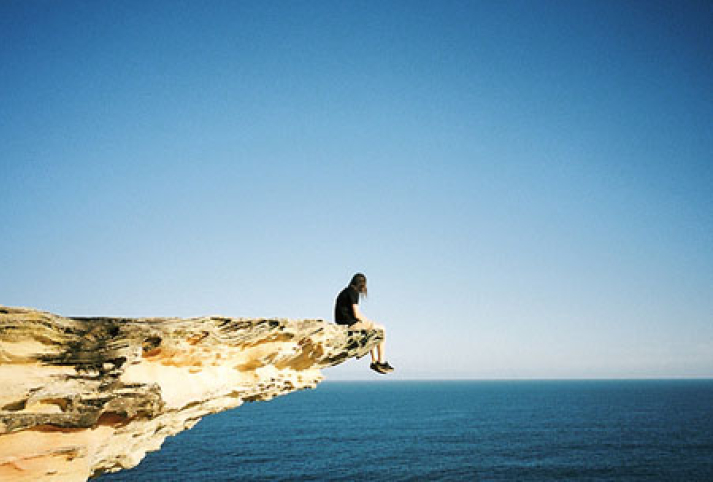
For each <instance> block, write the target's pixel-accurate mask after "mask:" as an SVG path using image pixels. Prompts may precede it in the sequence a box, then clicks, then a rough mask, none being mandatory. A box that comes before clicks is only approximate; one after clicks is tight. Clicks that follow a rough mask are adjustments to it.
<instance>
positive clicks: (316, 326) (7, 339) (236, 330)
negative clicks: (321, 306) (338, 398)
mask: <svg viewBox="0 0 713 482" xmlns="http://www.w3.org/2000/svg"><path fill="white" fill-rule="evenodd" d="M382 339H383V333H382V332H381V331H379V330H374V331H370V330H358V331H349V330H347V329H346V328H345V327H343V326H339V325H335V324H332V323H327V322H324V321H321V320H299V321H290V320H283V319H238V318H225V317H217V316H210V317H201V318H191V319H179V318H147V319H124V318H65V317H61V316H57V315H53V314H51V313H45V312H41V311H36V310H32V309H26V308H9V307H2V306H0V480H18V481H21V480H28V481H30V480H31V481H36V480H71V481H75V480H86V479H87V478H88V477H90V476H93V475H98V474H101V473H104V472H113V471H117V470H120V469H122V468H130V467H133V466H135V465H137V464H138V463H139V462H140V461H141V459H142V458H143V457H144V456H145V455H146V452H147V451H152V450H158V449H159V448H160V446H161V444H162V443H163V441H164V439H165V438H166V437H167V436H169V435H175V434H176V433H178V432H180V431H182V430H185V429H188V428H191V427H192V426H193V425H195V424H196V423H197V422H198V421H199V420H200V419H201V417H203V416H205V415H208V414H211V413H216V412H220V411H223V410H226V409H229V408H233V407H237V406H238V405H240V404H241V403H243V402H245V401H259V400H269V399H271V398H273V397H275V396H278V395H283V394H286V393H289V392H291V391H294V390H300V389H304V388H314V387H315V386H316V385H317V383H319V382H320V381H321V380H322V375H321V373H320V369H321V368H325V367H329V366H332V365H336V364H338V363H341V362H343V361H345V360H347V359H348V358H351V357H357V358H358V357H361V356H363V355H365V354H366V353H368V351H369V349H370V348H372V347H373V346H375V345H376V344H377V343H378V342H379V341H381V340H382Z"/></svg>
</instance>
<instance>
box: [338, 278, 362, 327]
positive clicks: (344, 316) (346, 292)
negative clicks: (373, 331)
mask: <svg viewBox="0 0 713 482" xmlns="http://www.w3.org/2000/svg"><path fill="white" fill-rule="evenodd" d="M358 304H359V293H358V292H357V290H355V289H354V288H352V287H351V286H347V287H346V288H344V289H343V290H342V292H341V293H339V296H337V302H336V303H335V304H334V321H336V322H337V323H338V324H340V325H351V324H353V323H356V322H357V321H359V320H357V317H356V315H355V314H354V305H358Z"/></svg>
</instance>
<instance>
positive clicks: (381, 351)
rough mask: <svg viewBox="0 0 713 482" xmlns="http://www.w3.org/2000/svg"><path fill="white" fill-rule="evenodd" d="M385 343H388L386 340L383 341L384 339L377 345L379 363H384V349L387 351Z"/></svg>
mask: <svg viewBox="0 0 713 482" xmlns="http://www.w3.org/2000/svg"><path fill="white" fill-rule="evenodd" d="M385 344H386V342H383V341H382V342H381V343H379V345H378V346H377V347H376V359H377V361H378V362H379V363H384V351H386V350H385V348H384V345H385ZM372 358H373V357H372Z"/></svg>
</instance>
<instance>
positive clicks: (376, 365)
mask: <svg viewBox="0 0 713 482" xmlns="http://www.w3.org/2000/svg"><path fill="white" fill-rule="evenodd" d="M369 368H371V369H372V370H374V371H375V372H376V373H381V374H382V375H384V374H386V373H387V372H385V371H384V370H383V369H382V367H381V363H377V362H374V363H372V364H371V365H369Z"/></svg>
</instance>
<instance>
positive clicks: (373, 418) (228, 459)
mask: <svg viewBox="0 0 713 482" xmlns="http://www.w3.org/2000/svg"><path fill="white" fill-rule="evenodd" d="M99 480H100V481H102V482H110V481H165V480H169V481H170V480H176V481H178V480H180V481H190V480H195V481H205V480H211V481H214V480H217V481H221V480H343V481H354V480H389V481H391V480H516V481H521V480H525V481H527V480H536V481H546V480H568V481H569V480H575V481H584V480H682V481H689V480H701V481H713V380H638V381H622V380H618V381H601V380H596V381H595V380H590V381H462V382H461V381H458V382H421V381H419V382H410V381H388V380H387V381H383V382H382V381H379V382H325V383H323V384H321V385H319V386H318V387H317V389H316V390H308V391H303V392H297V393H293V394H290V395H287V396H284V397H280V398H277V399H275V400H272V401H270V402H259V403H248V404H245V405H243V406H241V407H239V408H237V409H235V410H231V411H228V412H224V413H221V414H217V415H211V416H208V417H206V418H205V419H203V421H201V422H200V423H199V424H198V425H197V426H196V427H194V428H193V429H192V430H190V431H188V432H183V433H181V434H179V435H178V436H176V437H171V438H168V439H167V440H166V442H165V443H164V445H163V448H162V449H161V451H159V452H153V453H150V454H149V455H148V456H147V457H146V458H145V459H144V460H143V462H141V464H140V465H139V466H138V467H136V468H135V469H132V470H127V471H122V472H119V473H117V474H109V475H105V476H102V477H101V478H100V479H99Z"/></svg>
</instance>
